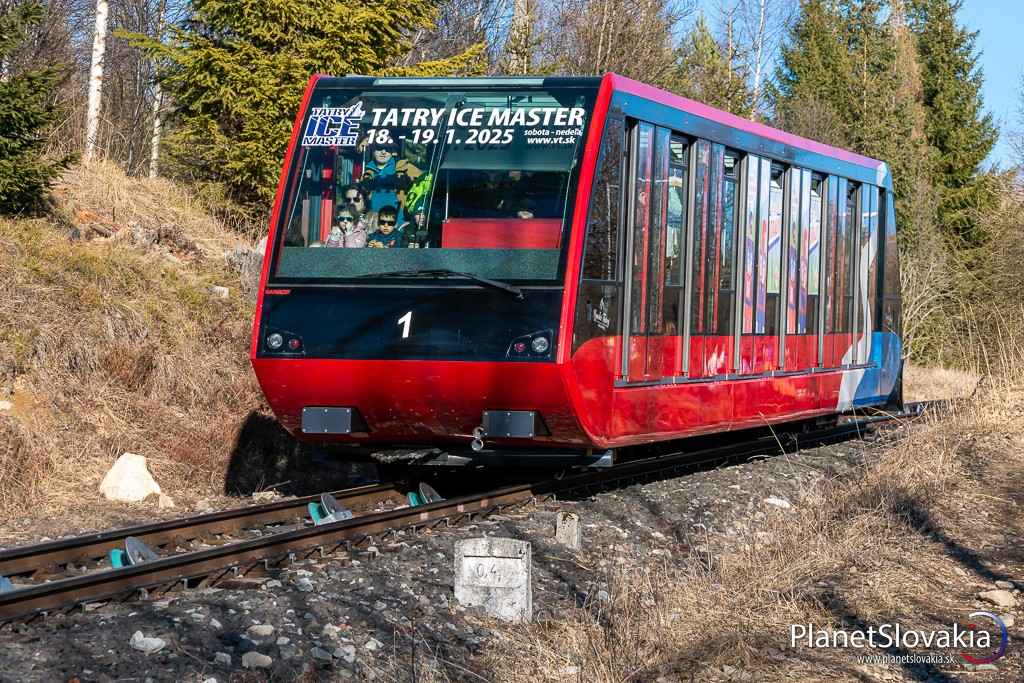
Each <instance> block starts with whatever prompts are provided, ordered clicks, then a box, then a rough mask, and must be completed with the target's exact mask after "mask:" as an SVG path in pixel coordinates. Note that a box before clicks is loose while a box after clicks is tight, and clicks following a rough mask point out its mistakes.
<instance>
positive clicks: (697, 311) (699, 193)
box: [690, 140, 711, 334]
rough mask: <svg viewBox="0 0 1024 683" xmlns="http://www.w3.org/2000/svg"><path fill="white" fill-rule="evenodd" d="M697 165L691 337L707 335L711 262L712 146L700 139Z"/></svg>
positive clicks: (695, 151)
mask: <svg viewBox="0 0 1024 683" xmlns="http://www.w3.org/2000/svg"><path fill="white" fill-rule="evenodd" d="M693 151H694V154H696V158H695V163H694V192H693V204H694V207H693V226H692V228H691V231H690V234H691V239H692V243H693V244H692V247H693V262H692V264H691V266H692V270H691V271H690V278H691V281H692V288H691V301H690V334H705V332H706V330H705V324H704V323H705V317H704V312H705V311H704V301H705V299H706V297H707V288H706V286H705V285H706V281H707V262H708V253H707V250H708V240H707V239H706V235H707V233H708V224H709V221H708V211H707V206H708V194H709V193H710V191H711V143H710V142H708V141H707V140H697V141H696V142H695V143H694V145H693Z"/></svg>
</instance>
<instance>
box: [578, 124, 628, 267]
mask: <svg viewBox="0 0 1024 683" xmlns="http://www.w3.org/2000/svg"><path fill="white" fill-rule="evenodd" d="M624 136H625V124H624V122H623V119H622V117H621V116H612V117H609V118H608V120H607V123H606V124H605V131H604V139H603V140H602V142H601V159H600V161H599V162H598V167H597V174H596V177H595V178H594V191H593V193H592V195H591V203H590V218H589V220H588V221H587V244H586V249H585V251H584V256H583V277H584V278H586V279H588V280H615V279H616V277H617V275H618V273H617V265H618V256H619V217H620V213H619V211H620V202H621V198H622V150H623V144H624Z"/></svg>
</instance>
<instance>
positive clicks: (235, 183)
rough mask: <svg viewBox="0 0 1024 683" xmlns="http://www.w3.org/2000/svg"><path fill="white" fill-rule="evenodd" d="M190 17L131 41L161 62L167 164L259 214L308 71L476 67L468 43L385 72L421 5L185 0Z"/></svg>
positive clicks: (429, 11)
mask: <svg viewBox="0 0 1024 683" xmlns="http://www.w3.org/2000/svg"><path fill="white" fill-rule="evenodd" d="M192 11H193V14H192V16H191V17H190V18H189V20H188V21H186V22H185V23H184V24H182V25H180V26H176V27H172V29H171V30H170V31H169V34H170V35H169V38H168V40H166V41H165V42H164V43H160V42H158V41H155V40H153V39H151V38H147V37H146V36H133V37H132V39H133V41H134V42H135V43H136V44H138V45H140V46H142V47H144V48H146V49H148V50H149V51H150V52H152V53H153V54H154V55H158V56H159V57H161V58H162V63H164V64H167V65H168V66H166V67H165V69H166V70H165V72H164V73H163V74H162V78H161V81H162V84H163V89H164V92H165V94H167V95H169V96H170V97H171V98H172V99H173V102H174V104H175V106H176V110H175V111H174V113H173V114H172V116H171V117H170V119H171V120H170V124H171V125H170V127H171V128H172V132H171V133H170V134H169V135H168V137H167V138H166V142H165V151H166V153H167V157H168V165H169V166H171V167H172V168H171V172H176V173H178V174H179V175H185V176H187V177H190V178H193V179H198V180H201V181H209V182H213V183H216V184H218V185H221V186H223V187H224V188H225V189H226V190H227V193H228V195H229V196H230V197H231V198H233V199H235V200H238V201H240V202H243V203H248V204H255V208H258V209H260V210H262V209H263V208H265V207H266V205H267V204H268V203H269V202H270V200H271V199H272V197H273V194H274V189H275V187H276V184H277V176H278V174H279V173H280V170H281V159H282V158H283V156H284V151H285V149H286V147H287V145H288V139H289V136H290V133H291V128H292V123H293V121H294V119H295V113H296V111H297V109H298V107H299V104H300V101H301V97H302V92H303V89H304V87H305V85H306V82H307V80H308V78H309V76H310V74H313V73H328V74H338V75H345V74H349V73H358V74H384V73H386V74H389V75H423V76H439V75H451V74H453V73H464V72H467V71H469V72H475V71H476V70H477V69H479V68H480V67H481V66H482V61H481V58H482V56H483V55H482V46H477V47H474V48H473V49H471V50H469V51H467V52H465V53H463V54H461V55H458V56H456V57H453V58H451V59H444V60H438V61H434V62H424V63H421V64H418V65H415V66H412V67H404V68H391V69H389V68H388V67H389V65H391V64H394V63H395V62H396V60H397V59H398V58H400V57H401V56H402V55H404V54H405V53H406V52H407V51H408V50H409V42H408V40H407V38H406V36H407V34H408V33H409V31H411V30H413V29H415V28H417V27H423V26H427V25H428V24H429V22H430V20H431V18H432V17H433V13H434V4H433V3H432V2H431V0H377V1H376V2H373V3H350V2H343V1H342V0H194V2H193V3H192Z"/></svg>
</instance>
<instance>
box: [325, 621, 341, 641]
mask: <svg viewBox="0 0 1024 683" xmlns="http://www.w3.org/2000/svg"><path fill="white" fill-rule="evenodd" d="M322 633H323V634H324V638H330V639H331V640H337V639H338V638H339V637H340V636H341V629H340V628H339V627H337V626H335V625H334V624H324V628H323V631H322Z"/></svg>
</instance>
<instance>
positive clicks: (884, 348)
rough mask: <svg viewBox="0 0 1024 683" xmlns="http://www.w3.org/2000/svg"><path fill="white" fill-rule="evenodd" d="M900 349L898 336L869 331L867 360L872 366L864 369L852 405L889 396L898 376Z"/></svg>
mask: <svg viewBox="0 0 1024 683" xmlns="http://www.w3.org/2000/svg"><path fill="white" fill-rule="evenodd" d="M902 351H903V348H902V344H900V338H899V337H897V336H896V335H895V334H893V333H892V332H872V333H871V358H870V359H869V362H870V363H871V364H872V367H870V368H868V369H867V370H865V371H864V376H863V377H862V378H861V380H860V383H859V384H858V385H857V393H856V394H854V397H853V404H854V405H856V406H862V405H872V404H876V403H880V402H882V401H884V400H885V399H887V398H888V397H889V394H891V393H892V390H893V389H894V388H895V386H896V380H897V378H898V377H899V376H900V364H901V363H902V359H901V354H902Z"/></svg>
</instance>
